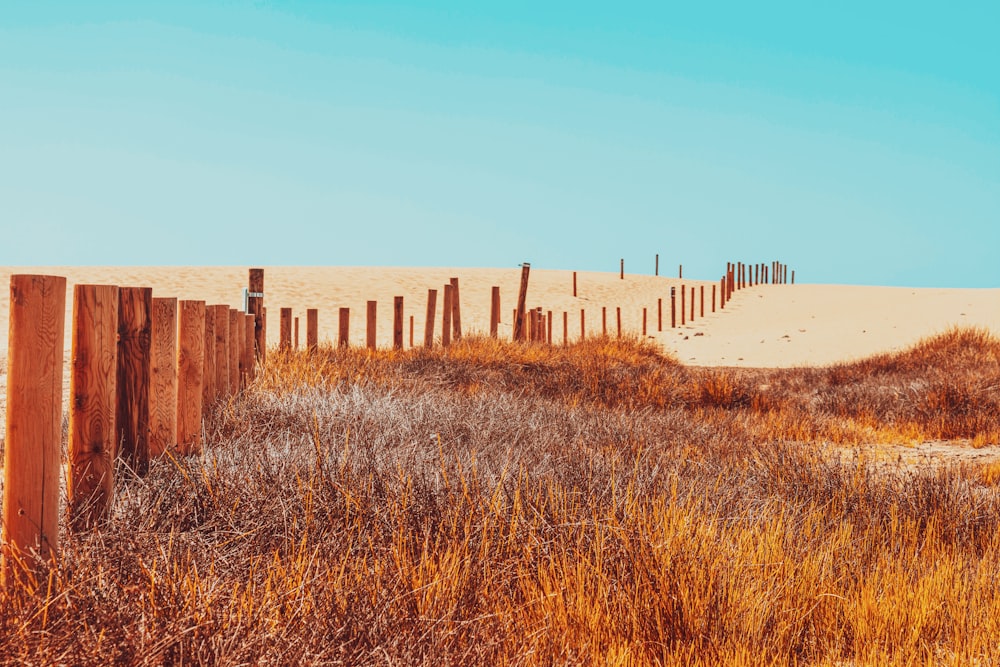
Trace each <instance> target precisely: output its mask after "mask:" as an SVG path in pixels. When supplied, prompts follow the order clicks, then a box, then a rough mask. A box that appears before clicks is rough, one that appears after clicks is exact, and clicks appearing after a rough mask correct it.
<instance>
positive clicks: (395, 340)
mask: <svg viewBox="0 0 1000 667" xmlns="http://www.w3.org/2000/svg"><path fill="white" fill-rule="evenodd" d="M392 347H393V349H396V350H402V349H403V297H401V296H395V297H393V298H392Z"/></svg>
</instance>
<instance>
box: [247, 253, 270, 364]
mask: <svg viewBox="0 0 1000 667" xmlns="http://www.w3.org/2000/svg"><path fill="white" fill-rule="evenodd" d="M247 309H248V310H247V312H248V313H250V314H251V315H253V317H254V320H253V321H254V346H255V350H254V352H255V358H256V359H257V361H259V362H260V363H262V364H263V363H264V357H265V355H266V354H267V339H266V337H265V329H264V269H250V281H249V296H248V297H247Z"/></svg>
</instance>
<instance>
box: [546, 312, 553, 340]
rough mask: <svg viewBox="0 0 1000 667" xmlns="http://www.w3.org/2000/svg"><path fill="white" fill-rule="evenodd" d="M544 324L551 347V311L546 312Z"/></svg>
mask: <svg viewBox="0 0 1000 667" xmlns="http://www.w3.org/2000/svg"><path fill="white" fill-rule="evenodd" d="M545 324H546V327H547V328H548V343H549V345H552V311H551V310H550V311H548V315H547V316H546V318H545Z"/></svg>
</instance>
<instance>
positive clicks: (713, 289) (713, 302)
mask: <svg viewBox="0 0 1000 667" xmlns="http://www.w3.org/2000/svg"><path fill="white" fill-rule="evenodd" d="M716 287H718V286H717V285H716V284H715V283H712V312H713V313H714V312H715V289H716Z"/></svg>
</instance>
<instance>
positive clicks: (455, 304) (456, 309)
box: [450, 278, 462, 341]
mask: <svg viewBox="0 0 1000 667" xmlns="http://www.w3.org/2000/svg"><path fill="white" fill-rule="evenodd" d="M450 282H451V338H452V340H455V341H459V340H461V339H462V299H461V297H460V296H459V294H460V292H459V291H458V278H452V279H451V280H450Z"/></svg>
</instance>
